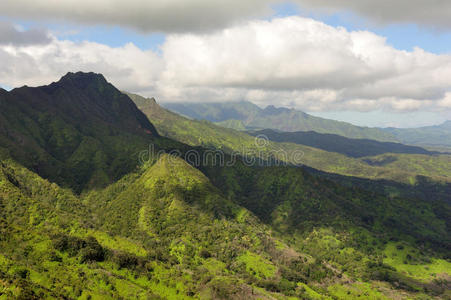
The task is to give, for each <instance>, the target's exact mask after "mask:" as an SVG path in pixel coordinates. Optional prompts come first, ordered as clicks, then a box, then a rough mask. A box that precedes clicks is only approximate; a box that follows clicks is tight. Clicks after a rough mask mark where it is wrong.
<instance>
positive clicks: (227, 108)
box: [162, 101, 396, 142]
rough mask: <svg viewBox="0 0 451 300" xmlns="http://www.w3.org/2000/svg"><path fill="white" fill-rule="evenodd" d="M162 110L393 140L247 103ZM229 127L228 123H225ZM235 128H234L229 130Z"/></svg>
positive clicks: (251, 124) (255, 126)
mask: <svg viewBox="0 0 451 300" xmlns="http://www.w3.org/2000/svg"><path fill="white" fill-rule="evenodd" d="M162 105H163V106H164V107H165V108H167V109H169V110H172V111H174V112H177V113H180V114H182V115H184V116H187V117H190V118H193V119H205V120H208V121H211V122H216V123H218V124H220V125H226V126H227V125H228V124H227V123H226V121H229V120H238V121H241V122H243V124H244V126H245V127H246V128H247V129H251V130H258V129H275V130H281V131H287V132H295V131H310V130H312V131H316V132H318V133H330V134H338V135H342V136H345V137H349V138H368V139H374V140H379V141H389V142H394V141H396V139H395V138H394V136H393V135H392V134H391V133H389V132H385V131H382V130H381V129H378V128H370V127H360V126H355V125H352V124H350V123H346V122H341V121H335V120H329V119H323V118H319V117H315V116H312V115H309V114H307V113H305V112H303V111H298V110H295V109H289V108H285V107H279V108H277V107H275V106H274V105H269V106H267V107H266V108H263V109H262V108H260V107H259V106H257V105H255V104H253V103H252V102H248V101H240V102H228V103H163V104H162ZM229 124H230V123H229ZM232 124H233V123H232ZM233 129H235V128H233Z"/></svg>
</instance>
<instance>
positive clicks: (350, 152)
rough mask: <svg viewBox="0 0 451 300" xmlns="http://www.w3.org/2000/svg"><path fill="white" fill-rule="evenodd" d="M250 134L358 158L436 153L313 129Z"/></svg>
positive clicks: (261, 131) (264, 131)
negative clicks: (392, 154) (322, 132)
mask: <svg viewBox="0 0 451 300" xmlns="http://www.w3.org/2000/svg"><path fill="white" fill-rule="evenodd" d="M248 133H249V134H250V135H252V136H264V137H267V138H268V139H269V140H271V141H275V142H279V143H295V144H300V145H305V146H310V147H313V148H318V149H322V150H325V151H329V152H337V153H341V154H344V155H346V156H349V157H354V158H360V157H365V156H375V155H380V154H385V153H405V154H425V155H433V154H438V153H434V152H431V151H428V150H426V149H423V148H421V147H414V146H407V145H403V144H400V143H391V142H379V141H374V140H367V139H349V138H346V137H342V136H340V135H335V134H321V133H316V132H314V131H298V132H281V131H275V130H271V129H265V130H258V131H250V132H248Z"/></svg>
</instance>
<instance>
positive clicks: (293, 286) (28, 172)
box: [0, 73, 451, 300]
mask: <svg viewBox="0 0 451 300" xmlns="http://www.w3.org/2000/svg"><path fill="white" fill-rule="evenodd" d="M56 85H57V86H56V87H55V86H54V88H55V90H56V91H59V92H58V93H61V94H59V95H60V96H58V97H57V96H52V95H54V94H52V93H50V92H48V91H46V89H48V87H44V88H36V89H30V90H28V89H25V90H24V91H26V92H27V93H30V95H28V96H27V95H25V96H24V97H23V98H21V99H24V100H23V101H25V99H26V102H24V103H28V104H29V106H26V105H25V104H24V106H21V107H20V109H19V108H17V107H16V105H18V104H11V103H10V102H8V101H11V100H10V99H12V98H1V97H10V96H5V95H3V96H0V98H1V99H0V100H1V101H0V102H2V101H3V102H2V104H1V105H3V106H2V107H6V108H7V109H9V110H8V112H9V114H6V113H3V114H0V116H1V119H0V124H1V127H0V129H1V130H0V136H2V137H3V139H0V146H1V149H0V150H1V151H0V158H1V159H0V299H2V300H3V299H55V298H57V299H430V298H434V297H436V298H442V299H447V298H449V297H450V296H451V294H450V292H449V291H450V276H451V272H450V270H451V261H450V259H451V257H450V253H449V249H450V247H451V235H450V233H451V224H450V222H451V211H450V205H449V203H446V202H445V201H444V200H447V197H449V193H448V192H447V191H449V190H447V189H449V186H448V185H447V183H446V179H447V178H448V177H449V176H450V172H449V170H448V167H447V166H446V165H439V164H438V163H437V162H438V161H441V162H446V159H449V158H448V157H447V156H446V155H443V156H439V157H438V158H434V157H431V158H428V159H425V158H426V157H429V156H427V155H418V156H417V155H410V154H402V155H400V154H398V155H397V156H396V157H397V158H398V159H399V160H401V159H403V160H404V161H406V162H408V166H407V167H405V168H406V170H407V168H408V171H409V172H412V173H408V174H418V173H420V172H429V173H433V174H442V175H443V176H442V178H444V183H440V184H439V183H437V182H436V181H435V180H434V178H430V177H424V178H423V177H418V178H417V182H416V185H412V184H411V183H405V184H403V183H400V181H402V180H399V181H398V182H396V181H390V182H389V181H373V180H370V179H364V178H350V177H345V176H342V175H338V174H326V173H323V172H320V171H317V170H313V169H309V168H301V167H295V166H270V165H266V166H258V165H257V166H249V165H246V164H245V163H243V161H242V160H241V159H239V158H238V159H237V161H236V163H235V164H231V165H229V166H227V167H218V166H217V165H215V164H213V162H212V161H207V163H205V164H203V165H201V166H197V167H198V168H195V167H194V166H192V165H190V164H189V163H188V162H186V161H185V160H183V159H181V158H179V157H176V156H173V155H169V154H158V153H157V152H152V151H149V152H148V153H146V154H147V159H146V161H139V160H138V156H139V155H138V156H137V155H136V152H140V153H142V150H146V149H148V146H149V144H152V145H153V146H154V147H155V148H156V150H164V152H174V150H177V151H179V152H180V153H186V152H187V151H190V150H196V151H199V152H201V153H202V152H204V151H208V149H206V148H205V147H206V146H209V147H216V148H221V149H223V150H227V151H233V150H234V149H236V147H237V143H239V142H240V143H242V144H245V145H249V147H251V145H254V146H255V143H254V141H253V138H252V137H250V136H249V135H246V134H245V133H242V132H236V131H233V130H230V129H224V128H220V127H217V126H216V125H214V124H212V123H209V122H199V121H192V120H189V119H186V118H182V117H180V116H178V115H176V114H174V113H170V112H168V111H166V110H164V109H162V108H160V107H159V106H158V105H157V104H156V102H155V101H154V100H152V99H144V98H134V99H133V100H135V102H136V103H137V104H139V106H140V107H142V108H143V111H144V112H145V113H146V114H147V115H148V116H149V119H150V120H151V122H152V123H154V124H155V125H156V127H157V129H158V130H159V131H160V132H161V133H162V134H164V135H166V136H169V137H175V138H178V139H179V140H180V141H181V142H185V143H187V144H191V145H193V146H199V147H196V148H194V147H193V146H189V145H186V144H182V143H180V141H174V140H169V139H167V138H164V137H160V136H159V135H158V134H157V133H156V131H155V129H153V125H152V124H151V123H150V122H149V121H148V120H147V119H143V115H142V114H141V113H140V112H139V111H137V109H136V107H135V106H134V105H133V103H132V102H131V100H130V99H129V98H127V97H126V96H124V97H125V98H124V97H122V96H118V95H117V90H115V89H114V87H112V86H110V85H109V84H108V83H106V81H104V79H103V77H99V76H94V75H93V74H83V73H78V74H76V75H74V74H70V76H69V77H66V78H63V80H62V81H60V82H59V83H57V84H56ZM80 85H82V88H80ZM92 85H94V86H95V88H94V87H92ZM51 86H52V85H50V87H51ZM52 90H53V89H52ZM108 90H110V92H111V93H106V94H104V93H103V92H102V91H108ZM15 93H17V91H16V92H13V95H15ZM34 94H37V96H36V98H35V97H34ZM67 95H71V96H70V97H69V96H67ZM76 95H79V96H76ZM133 97H135V96H133ZM136 97H138V96H136ZM79 98H80V99H79ZM5 99H6V100H5ZM8 99H9V100H8ZM64 99H66V100H68V99H70V101H67V102H64ZM112 99H113V100H117V101H120V104H118V105H119V106H120V110H116V109H115V108H112V107H115V105H116V104H114V103H115V102H114V101H112V102H111V100H112ZM118 99H120V100H118ZM59 100H61V101H62V103H64V105H61V106H59V107H58V105H57V104H56V102H58V101H59ZM16 101H21V100H16ZM34 101H36V102H34ZM45 101H53V102H51V103H52V105H55V106H56V108H54V109H50V106H48V107H46V109H49V111H50V112H51V113H52V118H50V120H57V119H58V118H61V119H62V120H64V122H62V123H61V124H56V125H55V124H54V125H52V126H54V128H53V129H52V130H51V131H50V132H51V133H52V134H51V135H50V137H52V136H55V135H56V136H57V135H58V134H61V131H60V130H59V129H61V130H62V131H63V132H64V131H65V130H66V128H67V132H72V130H76V131H74V132H77V134H79V135H80V136H81V137H83V138H84V137H91V138H93V140H95V141H96V142H93V143H92V144H89V146H88V145H86V146H85V147H86V148H85V149H86V150H85V151H81V150H80V146H79V145H76V146H74V145H75V144H74V145H72V144H71V142H70V141H71V139H57V138H56V137H55V139H56V140H57V141H58V143H56V144H53V143H52V142H51V141H53V138H49V137H47V138H43V139H40V138H39V137H41V135H42V134H43V132H48V131H46V129H45V128H47V127H46V126H48V124H47V123H46V122H37V121H36V120H35V119H33V118H34V116H36V115H39V113H38V111H39V107H41V105H44V104H41V102H44V103H45ZM108 101H110V102H108ZM140 101H141V102H140ZM108 103H109V104H111V105H110V106H111V107H108V105H107V104H108ZM65 106H68V107H67V108H64V107H65ZM72 106H74V107H72ZM101 107H102V108H101ZM84 108H86V110H85V109H84ZM87 108H91V109H93V111H92V112H90V111H89V109H87ZM23 110H26V111H28V112H27V113H26V114H25V113H23ZM71 110H74V111H71ZM77 111H78V112H79V113H81V114H82V115H83V118H81V117H80V116H81V115H78V117H80V118H79V119H77V117H76V112H77ZM14 113H16V114H17V115H16V116H17V119H15V120H13V115H12V114H14ZM114 113H118V115H117V116H116V119H114V120H113V119H109V118H115V117H114ZM110 114H113V116H109V115H110ZM28 116H32V117H33V118H32V117H29V119H27V118H28ZM24 120H25V121H24ZM27 120H30V121H27ZM31 120H33V122H32V121H31ZM86 120H95V121H96V123H95V124H96V126H92V124H91V125H88V124H85V123H86V122H87V121H86ZM100 120H102V121H100ZM29 122H31V123H29ZM51 122H52V121H50V123H51ZM20 124H22V125H20ZM23 124H25V125H23ZM30 124H32V125H33V126H31V125H30ZM64 124H66V125H64ZM102 124H103V125H102ZM105 124H106V125H105ZM137 124H141V125H140V126H141V127H139V126H138V127H136V125H137ZM58 126H61V127H58ZM106 128H113V129H112V130H113V131H114V134H113V133H111V134H110V133H108V131H105V130H106ZM88 130H89V131H88ZM147 131H150V133H149V132H147ZM11 133H20V135H17V136H20V137H22V138H23V139H22V141H24V143H23V144H21V142H20V141H21V140H20V139H19V140H18V139H13V137H14V134H11ZM8 134H9V135H8ZM125 144H127V145H125ZM106 146H111V148H109V147H106ZM276 146H277V147H285V148H284V149H287V151H288V150H289V149H299V148H296V147H299V145H295V144H276V143H272V144H270V145H269V146H268V147H276ZM21 147H22V148H23V149H22V150H21ZM30 147H31V148H30ZM142 147H144V148H142ZM292 147H294V148H292ZM304 147H305V146H304ZM303 149H311V150H309V151H310V152H309V153H306V155H307V156H308V155H310V156H308V157H310V158H311V159H315V161H316V162H317V163H318V164H319V163H321V160H326V159H327V156H319V154H320V153H326V152H324V151H321V150H317V149H314V148H308V147H305V148H303ZM31 150H36V151H40V152H39V153H41V155H42V157H40V156H36V157H33V156H31V157H30V161H28V160H27V159H26V156H24V155H25V154H29V153H31ZM20 151H22V152H20ZM15 152H17V153H15ZM79 152H82V153H79ZM74 153H79V154H77V157H78V158H79V165H76V166H77V168H75V167H74V168H73V167H72V165H70V164H69V162H71V159H70V158H71V157H73V156H74ZM96 153H99V154H98V155H100V156H101V155H110V156H109V157H111V158H112V161H100V162H99V161H97V158H95V156H96V155H95V154H96ZM102 153H104V154H102ZM327 153H329V152H327ZM128 154H132V155H130V156H127V155H128ZM336 155H337V156H334V157H333V158H338V157H340V159H341V158H342V157H343V159H345V158H346V159H349V160H346V161H345V164H351V163H352V162H354V163H355V164H357V163H358V164H359V166H365V167H362V168H361V169H359V170H360V171H359V172H360V174H362V172H363V171H365V172H373V171H374V170H380V171H382V170H389V169H384V168H382V167H381V166H372V165H370V164H367V163H365V162H363V161H357V160H353V159H351V158H347V157H346V156H344V155H341V154H336ZM338 155H340V156H338ZM387 155H393V154H383V155H382V156H381V157H379V156H376V157H366V158H365V159H371V160H372V162H371V163H372V164H377V163H379V164H381V162H380V161H382V163H383V161H384V159H385V158H384V156H387ZM50 156H51V157H54V158H55V160H54V161H55V162H57V163H55V164H51V161H49V162H47V161H46V160H44V158H48V157H50ZM315 156H316V158H315ZM68 157H69V158H68ZM141 158H142V157H141ZM267 158H268V157H267ZM92 159H94V161H97V164H92V163H91V162H92ZM115 159H121V160H122V161H123V163H124V164H123V165H122V164H119V163H114V161H115ZM224 159H225V160H226V161H228V162H230V161H232V160H233V159H234V158H233V157H232V156H230V155H225V157H224ZM434 159H435V160H434ZM418 161H420V163H419V162H418ZM31 162H40V164H41V165H42V166H45V168H44V167H43V168H38V167H36V166H35V165H33V164H32V163H31ZM392 163H397V162H393V161H392V162H390V163H386V165H390V164H392ZM435 163H437V165H436V164H435ZM114 164H116V165H117V166H120V167H119V169H118V172H117V173H114V172H112V169H110V168H111V167H112V166H113V165H114ZM443 164H444V163H443ZM324 165H329V166H330V168H332V167H333V166H336V168H338V167H337V166H340V162H339V161H337V162H335V165H334V162H333V161H332V160H330V159H329V160H328V162H327V164H324ZM420 165H421V166H425V167H426V166H427V167H428V169H426V171H424V170H423V171H422V170H421V169H418V166H420ZM124 166H125V167H124ZM64 167H66V168H68V170H73V172H74V173H76V172H81V174H92V173H91V172H94V173H95V172H98V171H99V170H102V172H104V173H105V174H106V177H105V180H104V181H102V183H99V182H94V181H92V175H87V176H85V177H80V178H83V180H80V179H76V178H78V177H70V176H65V175H64V173H63V172H61V171H60V170H62V169H64ZM347 167H349V166H347ZM365 168H367V169H365ZM368 170H370V171H368ZM48 172H50V173H48ZM53 172H56V173H53ZM356 172H357V171H356ZM405 172H407V171H405ZM416 172H418V173H416ZM434 172H435V173H434ZM397 174H407V173H397ZM361 177H365V176H361ZM62 186H63V187H62ZM432 190H435V194H434V193H432V192H431V191H432ZM431 195H433V196H432V197H431Z"/></svg>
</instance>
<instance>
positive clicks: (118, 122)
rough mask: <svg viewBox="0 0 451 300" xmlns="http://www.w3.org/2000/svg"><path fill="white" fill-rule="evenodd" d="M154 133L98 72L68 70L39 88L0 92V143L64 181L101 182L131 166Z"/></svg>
mask: <svg viewBox="0 0 451 300" xmlns="http://www.w3.org/2000/svg"><path fill="white" fill-rule="evenodd" d="M157 137H158V133H157V131H156V130H155V128H154V127H153V125H152V124H151V123H150V122H149V120H148V119H147V117H146V116H145V115H144V114H143V113H142V112H141V111H140V110H139V109H138V108H137V107H136V105H135V104H134V103H133V102H132V101H131V100H130V98H128V97H127V96H125V95H123V94H122V93H121V92H120V91H118V90H117V89H116V88H115V87H114V86H113V85H111V84H109V83H108V82H107V81H106V80H105V78H104V77H103V76H102V75H100V74H94V73H68V74H67V75H65V76H64V77H62V78H61V80H59V81H58V82H55V83H52V84H50V85H48V86H42V87H36V88H31V87H21V88H17V89H14V90H12V91H10V92H6V91H2V92H1V93H0V147H1V148H3V150H4V151H3V152H5V151H6V152H7V155H8V156H11V157H12V158H14V159H15V160H17V161H18V162H20V163H22V164H23V165H25V166H26V167H28V168H30V169H32V170H33V171H35V172H37V173H38V174H39V175H41V176H43V177H44V178H48V179H50V180H52V181H55V182H57V183H59V184H61V185H63V186H68V187H71V188H75V189H76V190H77V191H81V190H82V189H84V188H85V187H87V186H104V185H106V184H108V183H111V182H113V181H115V180H117V179H119V178H120V177H121V176H123V175H125V174H126V173H128V172H130V171H131V170H133V168H134V167H135V165H134V160H136V159H134V158H133V153H134V152H136V149H137V148H141V149H145V148H146V147H147V146H146V145H147V144H148V143H149V141H150V140H152V139H154V138H157Z"/></svg>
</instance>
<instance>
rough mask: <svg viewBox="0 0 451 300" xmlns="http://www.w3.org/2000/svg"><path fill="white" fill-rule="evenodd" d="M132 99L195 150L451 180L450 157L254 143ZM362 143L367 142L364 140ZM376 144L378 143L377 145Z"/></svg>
mask: <svg viewBox="0 0 451 300" xmlns="http://www.w3.org/2000/svg"><path fill="white" fill-rule="evenodd" d="M129 95H130V97H131V98H132V99H134V101H136V103H137V104H139V108H140V109H141V110H142V111H143V112H144V113H145V114H146V115H147V116H148V117H149V119H150V120H152V122H153V124H154V125H155V126H156V127H157V128H158V131H159V132H160V133H161V134H162V135H164V136H167V137H169V138H171V139H174V140H177V141H180V142H182V143H186V144H188V145H191V146H203V147H208V148H213V149H219V150H221V151H223V152H225V153H227V154H231V155H242V156H245V157H247V158H249V159H250V160H252V157H255V156H257V157H259V158H261V159H262V160H268V161H272V162H273V163H275V164H281V163H282V162H286V163H292V164H296V165H306V166H309V167H312V168H315V169H318V170H322V171H325V172H330V173H337V174H341V175H346V176H356V177H362V178H370V179H389V180H394V181H399V182H404V183H411V184H415V183H417V182H418V180H419V179H418V176H419V175H422V176H428V177H431V178H434V179H435V180H437V181H450V180H451V155H434V156H431V155H412V154H391V153H389V154H381V155H377V156H370V157H362V158H359V159H355V158H352V157H348V156H347V155H344V154H341V153H337V152H329V151H324V150H321V149H318V148H313V147H310V146H305V145H297V144H293V143H276V142H272V141H267V140H265V139H264V138H263V139H257V140H256V139H255V137H252V136H250V135H248V134H246V133H244V132H240V131H236V130H232V129H228V128H222V127H220V126H217V125H215V124H214V123H211V122H208V121H198V120H190V119H187V118H185V117H182V116H180V115H177V114H176V113H173V112H171V111H168V110H166V109H164V108H162V107H160V106H159V105H158V104H157V103H156V101H155V100H154V99H146V98H143V97H140V96H139V95H131V94H129ZM358 142H359V143H360V144H361V143H364V141H363V142H362V141H358ZM376 144H377V145H380V144H379V143H377V142H376ZM407 148H408V147H407ZM404 149H405V148H404ZM408 149H411V148H408ZM333 150H335V151H340V150H339V149H333ZM362 151H363V150H362ZM367 151H368V154H374V152H371V151H372V150H367ZM340 152H342V151H340Z"/></svg>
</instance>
